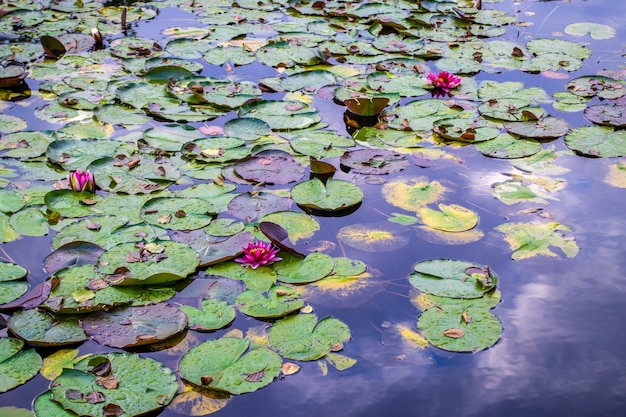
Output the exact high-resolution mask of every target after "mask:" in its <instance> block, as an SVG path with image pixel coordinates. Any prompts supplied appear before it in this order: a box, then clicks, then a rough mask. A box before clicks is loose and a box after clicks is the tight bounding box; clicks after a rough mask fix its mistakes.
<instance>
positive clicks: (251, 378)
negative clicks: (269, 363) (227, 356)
mask: <svg viewBox="0 0 626 417" xmlns="http://www.w3.org/2000/svg"><path fill="white" fill-rule="evenodd" d="M244 375H246V377H245V378H244V379H245V380H246V381H248V382H259V381H261V380H262V379H263V377H264V376H265V368H263V369H261V370H260V371H258V372H253V373H251V374H244Z"/></svg>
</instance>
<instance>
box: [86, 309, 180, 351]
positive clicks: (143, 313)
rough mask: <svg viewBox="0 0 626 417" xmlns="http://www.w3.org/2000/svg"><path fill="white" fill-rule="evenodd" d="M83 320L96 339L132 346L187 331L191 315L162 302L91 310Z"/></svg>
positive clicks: (116, 345) (87, 330) (114, 345)
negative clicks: (104, 310)
mask: <svg viewBox="0 0 626 417" xmlns="http://www.w3.org/2000/svg"><path fill="white" fill-rule="evenodd" d="M81 324H82V326H83V329H85V332H86V333H87V334H88V335H89V337H91V338H92V339H94V340H95V341H96V342H98V343H100V344H103V345H106V346H111V347H115V348H129V347H134V346H141V345H146V344H151V343H156V342H161V341H163V340H166V339H168V338H170V337H173V336H175V335H177V334H179V333H181V332H183V331H184V330H185V328H186V327H187V316H186V315H185V313H183V312H182V311H180V310H179V309H178V308H176V307H174V306H171V305H169V304H166V303H159V304H155V305H150V306H143V307H123V308H118V309H115V310H110V311H106V312H96V313H91V314H89V315H88V316H86V317H84V318H82V319H81Z"/></svg>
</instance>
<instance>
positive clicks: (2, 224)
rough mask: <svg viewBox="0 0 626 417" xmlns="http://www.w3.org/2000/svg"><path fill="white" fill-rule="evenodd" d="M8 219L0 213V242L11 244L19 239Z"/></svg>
mask: <svg viewBox="0 0 626 417" xmlns="http://www.w3.org/2000/svg"><path fill="white" fill-rule="evenodd" d="M9 221H10V218H9V216H7V215H6V214H4V213H0V242H13V241H14V240H16V239H18V238H19V237H20V234H19V233H17V232H16V231H15V230H13V228H12V227H11V225H10V224H9Z"/></svg>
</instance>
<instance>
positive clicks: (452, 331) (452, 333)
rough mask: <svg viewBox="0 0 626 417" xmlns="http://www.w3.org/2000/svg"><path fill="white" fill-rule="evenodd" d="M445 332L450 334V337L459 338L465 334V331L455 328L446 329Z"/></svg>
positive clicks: (446, 334) (447, 334)
mask: <svg viewBox="0 0 626 417" xmlns="http://www.w3.org/2000/svg"><path fill="white" fill-rule="evenodd" d="M443 334H444V336H448V337H451V338H453V339H459V338H461V337H463V336H465V332H464V331H463V330H461V329H455V328H452V329H447V330H444V331H443Z"/></svg>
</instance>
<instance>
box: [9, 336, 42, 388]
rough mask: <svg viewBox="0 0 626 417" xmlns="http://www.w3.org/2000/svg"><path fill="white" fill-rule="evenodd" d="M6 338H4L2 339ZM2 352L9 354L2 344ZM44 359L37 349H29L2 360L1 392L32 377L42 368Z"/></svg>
mask: <svg viewBox="0 0 626 417" xmlns="http://www.w3.org/2000/svg"><path fill="white" fill-rule="evenodd" d="M2 340H4V339H2ZM2 349H3V350H2V351H0V354H3V356H5V357H6V356H7V352H6V351H4V349H5V346H4V344H3V345H2ZM42 363H43V360H42V359H41V356H39V354H38V353H37V351H35V349H28V350H24V351H21V352H19V353H16V354H13V355H11V356H9V357H7V358H6V359H4V360H3V361H2V362H0V393H2V392H7V391H8V390H10V389H13V388H15V387H17V386H20V385H22V384H24V383H26V382H27V381H29V380H30V379H32V378H33V377H34V376H35V375H37V373H38V372H39V369H40V368H41V365H42Z"/></svg>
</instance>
